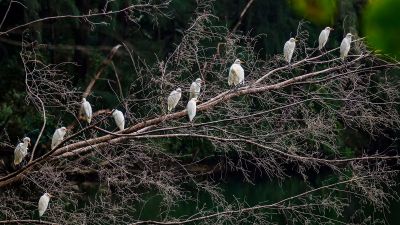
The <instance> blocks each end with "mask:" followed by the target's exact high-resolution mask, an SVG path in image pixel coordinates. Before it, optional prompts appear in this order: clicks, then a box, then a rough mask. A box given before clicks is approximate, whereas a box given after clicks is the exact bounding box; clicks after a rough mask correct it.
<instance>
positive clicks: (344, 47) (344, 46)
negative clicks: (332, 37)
mask: <svg viewBox="0 0 400 225" xmlns="http://www.w3.org/2000/svg"><path fill="white" fill-rule="evenodd" d="M352 36H353V35H352V34H350V33H348V34H347V35H346V37H344V38H343V40H342V43H341V44H340V58H341V59H342V60H344V58H346V57H347V54H349V51H350V45H351V37H352Z"/></svg>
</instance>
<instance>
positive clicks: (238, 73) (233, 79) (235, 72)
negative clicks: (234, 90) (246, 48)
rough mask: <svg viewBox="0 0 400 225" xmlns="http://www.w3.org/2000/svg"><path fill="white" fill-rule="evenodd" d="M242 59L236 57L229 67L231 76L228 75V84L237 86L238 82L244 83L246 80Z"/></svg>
mask: <svg viewBox="0 0 400 225" xmlns="http://www.w3.org/2000/svg"><path fill="white" fill-rule="evenodd" d="M241 63H242V61H240V59H236V60H235V62H234V63H233V64H232V66H231V68H230V69H229V77H228V85H229V86H231V85H234V86H237V85H238V84H242V83H243V82H244V70H243V68H242V66H241V65H240V64H241Z"/></svg>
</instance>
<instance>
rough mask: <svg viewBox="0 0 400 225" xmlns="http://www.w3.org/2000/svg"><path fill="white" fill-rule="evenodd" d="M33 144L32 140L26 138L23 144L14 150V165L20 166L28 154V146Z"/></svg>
mask: <svg viewBox="0 0 400 225" xmlns="http://www.w3.org/2000/svg"><path fill="white" fill-rule="evenodd" d="M30 144H31V139H30V138H28V137H25V138H24V139H23V140H22V143H19V144H18V145H17V147H16V148H15V150H14V165H18V164H20V163H21V162H22V160H23V159H24V158H25V156H26V155H27V154H28V145H30Z"/></svg>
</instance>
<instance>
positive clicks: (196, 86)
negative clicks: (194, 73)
mask: <svg viewBox="0 0 400 225" xmlns="http://www.w3.org/2000/svg"><path fill="white" fill-rule="evenodd" d="M201 82H202V81H201V79H200V78H197V79H196V81H194V82H193V83H192V85H190V95H189V99H192V98H198V97H199V95H200V88H201Z"/></svg>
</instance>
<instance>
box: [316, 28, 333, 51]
mask: <svg viewBox="0 0 400 225" xmlns="http://www.w3.org/2000/svg"><path fill="white" fill-rule="evenodd" d="M331 30H333V29H332V28H330V27H325V29H323V30H322V31H321V33H320V34H319V38H318V42H319V46H318V49H319V50H321V49H322V48H323V47H324V46H325V44H326V42H327V41H328V38H329V33H330V32H331Z"/></svg>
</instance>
